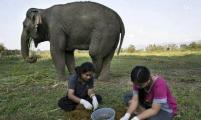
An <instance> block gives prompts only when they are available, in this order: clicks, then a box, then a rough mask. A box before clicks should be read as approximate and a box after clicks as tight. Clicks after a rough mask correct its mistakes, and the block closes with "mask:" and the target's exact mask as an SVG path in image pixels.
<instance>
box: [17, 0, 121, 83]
mask: <svg viewBox="0 0 201 120" xmlns="http://www.w3.org/2000/svg"><path fill="white" fill-rule="evenodd" d="M124 35H125V28H124V23H123V21H122V19H121V18H120V16H119V15H118V14H117V13H116V12H115V11H113V10H112V9H110V8H108V7H106V6H104V5H102V4H100V3H95V2H89V1H85V2H72V3H66V4H59V5H54V6H52V7H49V8H47V9H39V8H29V9H28V10H27V12H26V17H25V19H24V21H23V30H22V34H21V54H22V57H23V59H24V60H25V61H27V62H29V63H31V62H36V59H37V58H34V57H33V56H30V55H29V46H30V41H33V42H34V45H35V47H37V46H38V44H39V43H41V42H44V41H49V42H50V53H51V57H52V60H53V63H54V65H55V68H56V71H57V74H58V76H59V79H62V80H66V74H65V68H66V67H67V69H68V71H69V74H72V73H74V72H75V69H74V68H75V58H74V51H75V50H76V49H77V50H88V51H89V55H90V57H91V59H92V63H93V64H94V67H95V73H96V77H97V79H100V80H109V79H110V76H109V72H110V65H111V60H112V58H113V56H114V53H115V49H116V48H117V47H118V44H119V49H118V53H117V54H119V52H120V49H121V46H122V43H123V38H124Z"/></svg>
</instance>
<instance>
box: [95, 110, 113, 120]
mask: <svg viewBox="0 0 201 120" xmlns="http://www.w3.org/2000/svg"><path fill="white" fill-rule="evenodd" d="M114 118H115V111H114V110H113V109H112V108H101V109H98V110H96V111H94V112H93V113H92V114H91V119H92V120H114Z"/></svg>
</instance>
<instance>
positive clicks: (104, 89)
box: [0, 51, 201, 120]
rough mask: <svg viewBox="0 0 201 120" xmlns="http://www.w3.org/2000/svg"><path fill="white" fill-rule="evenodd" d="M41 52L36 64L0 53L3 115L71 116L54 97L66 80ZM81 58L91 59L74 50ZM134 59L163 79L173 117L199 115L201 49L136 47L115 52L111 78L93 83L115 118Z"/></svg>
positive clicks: (190, 119) (30, 118)
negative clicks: (176, 110)
mask: <svg viewBox="0 0 201 120" xmlns="http://www.w3.org/2000/svg"><path fill="white" fill-rule="evenodd" d="M40 55H41V56H42V57H41V58H40V59H39V60H38V62H37V63H35V64H28V63H25V62H24V61H23V59H22V58H21V57H20V56H8V57H6V56H3V57H1V58H0V119H1V120H36V119H42V120H44V119H45V120H46V119H48V120H58V119H62V120H63V119H66V120H68V119H70V120H74V119H73V118H74V117H73V115H71V116H70V118H69V116H66V113H65V112H63V111H62V110H57V108H58V106H57V101H58V99H59V98H61V97H62V96H64V95H65V94H66V90H67V84H66V81H58V80H57V77H56V71H55V69H54V65H53V63H52V59H51V58H50V56H49V54H47V53H45V54H44V53H43V54H40ZM84 61H90V58H89V56H88V54H86V53H76V63H77V65H79V64H81V63H82V62H84ZM135 65H145V66H147V67H149V68H150V70H151V72H152V73H153V74H161V75H163V76H164V77H165V78H166V79H167V81H168V83H169V85H170V87H171V88H172V91H173V94H174V96H175V97H176V99H177V102H178V106H179V115H180V116H179V117H177V118H175V119H176V120H198V119H199V118H201V112H200V111H201V104H200V100H201V99H200V96H201V92H200V91H201V51H176V52H149V53H148V52H137V53H133V54H128V53H127V54H125V53H122V54H120V56H115V57H114V58H113V60H112V65H111V80H110V81H108V82H104V81H96V84H95V86H96V92H97V93H99V94H101V95H102V96H103V100H104V103H103V104H102V105H101V107H112V108H115V110H116V112H117V118H119V117H120V116H121V115H123V114H124V112H125V111H126V109H125V106H124V104H123V101H122V96H123V94H124V93H125V92H126V91H129V90H131V83H130V72H131V69H132V68H133V67H134V66H135ZM83 111H84V110H83ZM80 114H81V113H80ZM83 114H84V113H83ZM85 114H86V113H85ZM80 120H82V118H80Z"/></svg>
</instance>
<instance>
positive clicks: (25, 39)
mask: <svg viewBox="0 0 201 120" xmlns="http://www.w3.org/2000/svg"><path fill="white" fill-rule="evenodd" d="M29 39H30V38H29V36H28V34H27V31H25V30H23V32H22V35H21V54H22V57H23V58H24V59H25V61H27V62H28V63H34V62H36V61H37V58H36V57H33V56H31V57H29V46H30V41H29Z"/></svg>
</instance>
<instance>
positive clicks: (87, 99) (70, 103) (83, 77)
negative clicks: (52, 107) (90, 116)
mask: <svg viewBox="0 0 201 120" xmlns="http://www.w3.org/2000/svg"><path fill="white" fill-rule="evenodd" d="M75 71H76V73H75V74H73V75H71V76H70V77H69V80H68V93H67V96H66V97H63V98H61V99H60V100H59V103H58V105H59V107H61V108H62V109H64V110H65V111H71V110H74V109H75V108H76V106H77V105H78V104H82V105H83V106H84V107H85V109H88V110H91V109H94V110H95V109H97V108H98V104H99V103H100V102H101V101H102V97H101V96H100V95H96V94H95V92H94V89H93V86H94V77H93V74H94V71H95V69H94V66H93V64H92V63H90V62H85V63H83V64H82V65H80V66H78V67H76V68H75Z"/></svg>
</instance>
